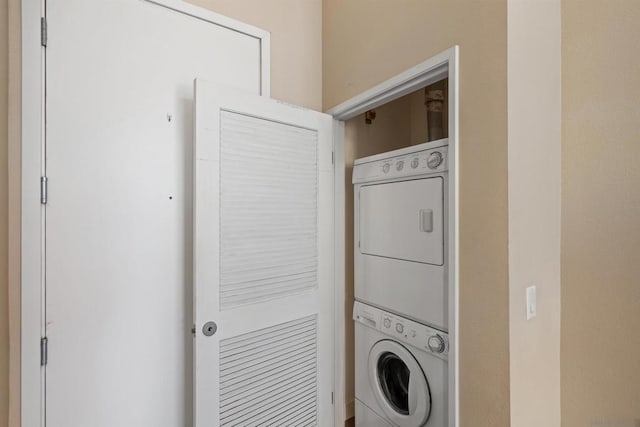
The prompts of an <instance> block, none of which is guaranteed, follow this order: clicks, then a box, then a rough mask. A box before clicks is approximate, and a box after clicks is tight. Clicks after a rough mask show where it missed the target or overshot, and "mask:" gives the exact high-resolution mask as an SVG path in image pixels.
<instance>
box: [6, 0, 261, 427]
mask: <svg viewBox="0 0 640 427" xmlns="http://www.w3.org/2000/svg"><path fill="white" fill-rule="evenodd" d="M144 1H147V2H149V3H152V4H155V5H158V6H161V7H165V8H167V9H170V10H172V11H175V12H177V13H182V14H185V15H188V16H191V17H194V18H197V19H201V20H204V21H207V22H210V23H212V24H215V25H219V26H221V27H224V28H227V29H230V30H233V31H236V32H239V33H242V34H246V35H248V36H250V37H254V38H256V39H258V40H259V41H260V68H261V70H260V73H261V75H260V79H261V81H260V89H261V90H260V92H261V93H260V94H261V95H262V96H266V97H269V96H270V94H271V78H270V69H271V49H270V43H271V42H270V40H271V35H270V33H269V32H268V31H265V30H262V29H260V28H257V27H254V26H252V25H249V24H245V23H243V22H240V21H236V20H235V19H231V18H229V17H226V16H223V15H220V14H218V13H215V12H213V11H210V10H207V9H204V8H200V7H198V6H194V5H192V4H189V3H186V2H183V1H181V0H144ZM11 3H12V5H14V4H16V5H17V6H21V13H22V15H21V19H20V22H21V27H20V30H19V31H16V33H19V36H20V37H21V46H19V49H18V53H14V54H12V56H11V57H10V62H11V64H10V67H11V71H12V74H11V75H10V79H12V80H13V81H20V80H21V82H22V83H21V89H20V90H19V92H18V91H16V92H18V93H16V94H15V95H14V96H11V95H10V96H11V97H10V102H9V104H10V105H16V106H20V105H21V107H16V109H15V110H13V113H14V114H13V118H14V120H13V123H11V122H12V121H11V120H10V127H11V132H10V139H9V150H10V158H11V159H20V160H19V162H18V163H19V165H16V166H14V167H12V168H10V170H9V187H10V192H12V194H15V195H19V196H20V197H19V198H20V199H21V200H15V199H19V198H18V197H15V198H12V199H11V200H10V206H9V210H10V212H15V213H16V214H15V215H12V216H11V218H10V223H9V227H10V229H12V228H15V230H16V231H15V233H16V234H17V236H15V237H14V238H13V239H10V240H11V243H14V242H15V244H12V245H11V246H10V247H9V256H10V260H11V261H10V269H11V273H10V277H11V278H12V280H10V282H9V300H10V301H15V302H16V304H17V305H19V307H20V308H19V310H15V311H13V310H10V313H9V317H10V347H11V348H17V349H19V350H18V351H17V352H16V353H17V354H16V353H14V352H13V350H12V356H13V357H12V359H11V360H10V366H11V369H10V370H11V371H12V372H13V371H16V372H19V374H16V375H15V376H12V377H11V379H10V381H11V384H10V388H11V389H12V390H18V389H19V390H20V393H19V394H20V396H19V397H18V398H16V400H18V402H15V401H13V400H12V402H11V404H10V409H9V410H10V414H9V417H10V423H12V424H11V427H17V426H18V425H19V426H22V427H41V426H44V421H45V410H44V409H45V370H44V368H43V367H42V366H41V364H40V362H41V361H40V357H41V349H40V340H41V338H42V337H44V336H45V335H44V334H45V324H44V323H45V298H44V296H45V290H46V287H45V254H44V248H45V246H44V238H45V234H44V226H45V208H44V205H42V204H41V203H40V179H41V177H42V176H46V164H45V147H46V145H45V144H46V141H45V83H46V79H45V65H46V57H45V52H46V49H45V47H43V46H42V45H41V18H44V17H45V16H46V8H45V5H46V0H15V1H14V2H11ZM10 38H11V35H10ZM16 38H18V37H16ZM17 43H20V41H17ZM12 46H13V44H12ZM20 54H21V58H20ZM20 60H21V66H20V65H18V66H16V67H14V65H13V62H14V61H15V62H16V63H17V64H20ZM194 77H195V76H194ZM12 236H13V235H12ZM16 311H17V312H16ZM18 366H19V368H18Z"/></svg>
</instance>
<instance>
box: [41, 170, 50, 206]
mask: <svg viewBox="0 0 640 427" xmlns="http://www.w3.org/2000/svg"><path fill="white" fill-rule="evenodd" d="M48 193H49V178H47V177H46V176H41V177H40V203H42V204H43V205H46V204H47V196H48Z"/></svg>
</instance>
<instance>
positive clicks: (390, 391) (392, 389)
mask: <svg viewBox="0 0 640 427" xmlns="http://www.w3.org/2000/svg"><path fill="white" fill-rule="evenodd" d="M409 376H410V372H409V367H407V365H406V364H405V363H404V362H403V361H402V359H400V358H399V357H398V356H397V355H396V354H394V353H390V352H385V353H382V355H381V356H380V358H379V359H378V381H380V387H381V388H382V393H383V394H384V397H385V398H386V399H387V401H388V402H389V404H390V405H391V406H392V407H393V409H395V410H396V411H397V412H398V413H400V414H403V415H409Z"/></svg>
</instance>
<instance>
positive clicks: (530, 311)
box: [527, 286, 538, 320]
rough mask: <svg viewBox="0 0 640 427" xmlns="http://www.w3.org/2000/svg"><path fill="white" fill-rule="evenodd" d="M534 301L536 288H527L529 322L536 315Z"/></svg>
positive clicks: (536, 309) (536, 308)
mask: <svg viewBox="0 0 640 427" xmlns="http://www.w3.org/2000/svg"><path fill="white" fill-rule="evenodd" d="M536 299H537V298H536V287H535V286H529V287H528V288H527V320H531V319H533V318H534V317H536V316H537V315H538V307H537V301H536Z"/></svg>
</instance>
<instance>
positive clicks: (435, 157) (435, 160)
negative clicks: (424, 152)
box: [427, 151, 442, 169]
mask: <svg viewBox="0 0 640 427" xmlns="http://www.w3.org/2000/svg"><path fill="white" fill-rule="evenodd" d="M441 164H442V153H440V152H439V151H434V152H433V153H431V154H429V158H428V159H427V166H429V169H435V168H437V167H438V166H440V165H441Z"/></svg>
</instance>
